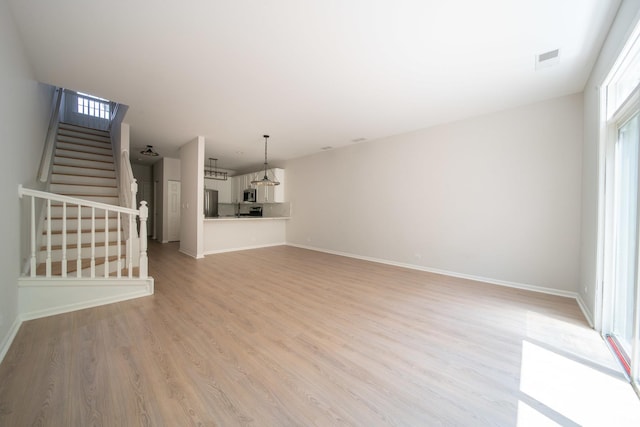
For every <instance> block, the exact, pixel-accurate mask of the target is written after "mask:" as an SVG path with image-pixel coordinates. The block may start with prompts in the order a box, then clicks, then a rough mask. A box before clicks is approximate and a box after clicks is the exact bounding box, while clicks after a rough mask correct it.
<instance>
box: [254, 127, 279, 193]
mask: <svg viewBox="0 0 640 427" xmlns="http://www.w3.org/2000/svg"><path fill="white" fill-rule="evenodd" d="M262 136H264V176H263V177H262V179H257V180H255V181H251V184H253V185H265V186H274V185H280V182H278V181H277V180H276V179H275V178H274V179H269V177H268V176H267V170H268V167H269V163H267V140H268V139H269V135H262Z"/></svg>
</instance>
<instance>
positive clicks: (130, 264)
mask: <svg viewBox="0 0 640 427" xmlns="http://www.w3.org/2000/svg"><path fill="white" fill-rule="evenodd" d="M127 215H128V216H129V245H128V246H127V251H129V252H128V253H127V255H128V256H127V259H128V260H129V265H128V266H127V269H128V270H129V279H131V278H132V277H133V253H132V252H133V249H132V246H133V215H132V214H127Z"/></svg>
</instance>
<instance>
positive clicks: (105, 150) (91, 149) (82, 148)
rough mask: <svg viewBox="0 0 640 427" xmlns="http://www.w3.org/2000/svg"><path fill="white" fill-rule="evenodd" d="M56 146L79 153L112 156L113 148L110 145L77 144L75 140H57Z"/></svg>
mask: <svg viewBox="0 0 640 427" xmlns="http://www.w3.org/2000/svg"><path fill="white" fill-rule="evenodd" d="M56 148H58V149H60V150H69V151H75V152H80V153H92V154H101V155H103V156H110V157H113V150H112V149H111V147H96V146H93V145H87V144H78V143H76V142H63V141H58V143H57V144H56Z"/></svg>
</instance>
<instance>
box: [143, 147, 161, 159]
mask: <svg viewBox="0 0 640 427" xmlns="http://www.w3.org/2000/svg"><path fill="white" fill-rule="evenodd" d="M140 154H142V155H143V156H149V157H158V155H159V154H158V153H157V152H156V151H153V145H147V148H145V149H144V150H142V151H140Z"/></svg>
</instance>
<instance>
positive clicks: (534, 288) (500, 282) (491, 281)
mask: <svg viewBox="0 0 640 427" xmlns="http://www.w3.org/2000/svg"><path fill="white" fill-rule="evenodd" d="M287 245H288V246H293V247H296V248H302V249H309V250H312V251H317V252H325V253H328V254H333V255H340V256H345V257H349V258H355V259H361V260H364V261H371V262H377V263H380V264H387V265H393V266H395V267H404V268H409V269H411V270H418V271H425V272H427V273H435V274H442V275H444V276H450V277H457V278H460V279H468V280H474V281H476V282H483V283H489V284H492V285H499V286H506V287H509V288H516V289H523V290H526V291H533V292H539V293H543V294H548V295H556V296H560V297H566V298H573V299H577V296H578V294H577V293H576V292H570V291H562V290H558V289H553V288H547V287H544V286H536V285H528V284H525V283H517V282H509V281H506V280H498V279H491V278H488V277H481V276H474V275H472V274H465V273H456V272H453V271H447V270H440V269H437V268H430V267H423V266H421V265H414V264H405V263H402V262H395V261H389V260H386V259H380V258H372V257H367V256H361V255H355V254H350V253H347V252H339V251H332V250H328V249H322V248H316V247H313V246H305V245H297V244H293V243H287Z"/></svg>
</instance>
